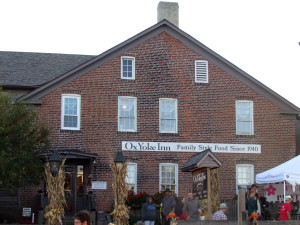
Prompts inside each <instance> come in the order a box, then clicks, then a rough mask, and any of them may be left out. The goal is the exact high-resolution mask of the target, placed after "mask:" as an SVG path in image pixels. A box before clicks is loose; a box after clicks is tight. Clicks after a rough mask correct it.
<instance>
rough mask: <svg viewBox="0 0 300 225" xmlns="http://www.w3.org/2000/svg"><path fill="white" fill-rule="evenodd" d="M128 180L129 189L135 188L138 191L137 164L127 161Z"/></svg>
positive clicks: (135, 191)
mask: <svg viewBox="0 0 300 225" xmlns="http://www.w3.org/2000/svg"><path fill="white" fill-rule="evenodd" d="M126 182H127V184H128V190H133V191H134V193H137V164H136V163H127V176H126Z"/></svg>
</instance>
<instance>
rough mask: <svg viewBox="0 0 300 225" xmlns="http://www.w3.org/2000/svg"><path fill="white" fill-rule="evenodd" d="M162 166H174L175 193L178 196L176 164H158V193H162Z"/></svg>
mask: <svg viewBox="0 0 300 225" xmlns="http://www.w3.org/2000/svg"><path fill="white" fill-rule="evenodd" d="M162 166H175V193H176V194H178V164H176V163H160V164H159V191H162V189H161V185H162Z"/></svg>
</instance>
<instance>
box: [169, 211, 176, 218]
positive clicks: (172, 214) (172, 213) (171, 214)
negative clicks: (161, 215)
mask: <svg viewBox="0 0 300 225" xmlns="http://www.w3.org/2000/svg"><path fill="white" fill-rule="evenodd" d="M168 217H169V218H170V217H176V215H175V213H174V212H170V213H169V214H168Z"/></svg>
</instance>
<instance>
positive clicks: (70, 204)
mask: <svg viewBox="0 0 300 225" xmlns="http://www.w3.org/2000/svg"><path fill="white" fill-rule="evenodd" d="M85 167H86V166H85V165H84V164H75V165H65V168H64V169H65V174H66V180H65V196H66V203H67V206H66V207H65V216H74V214H75V213H76V212H78V211H80V210H82V209H84V208H85V204H84V203H85V202H86V173H85Z"/></svg>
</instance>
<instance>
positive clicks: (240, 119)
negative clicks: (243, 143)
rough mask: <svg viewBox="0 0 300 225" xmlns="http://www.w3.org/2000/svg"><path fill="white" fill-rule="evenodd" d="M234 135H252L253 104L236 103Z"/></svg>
mask: <svg viewBox="0 0 300 225" xmlns="http://www.w3.org/2000/svg"><path fill="white" fill-rule="evenodd" d="M235 108H236V134H237V135H253V134H254V132H253V102H252V101H242V100H241V101H236V102H235Z"/></svg>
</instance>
